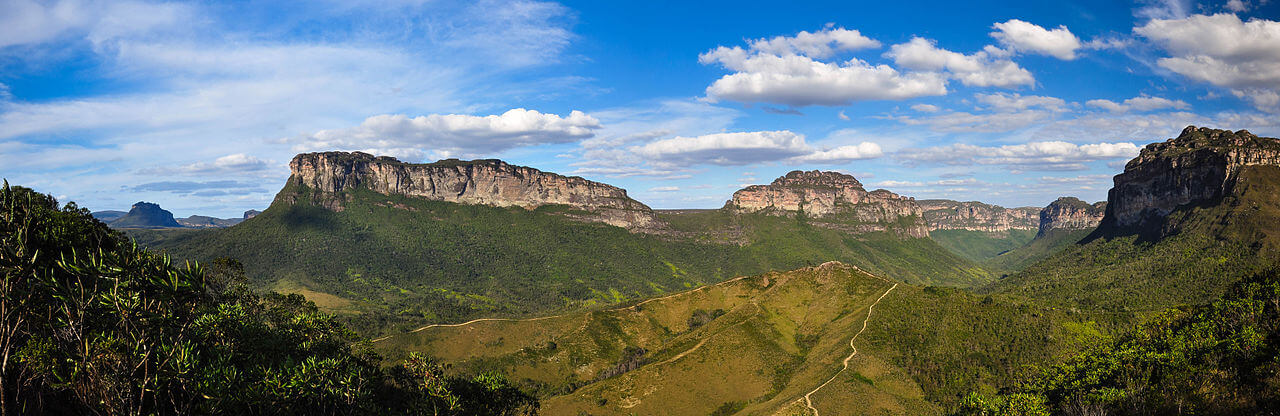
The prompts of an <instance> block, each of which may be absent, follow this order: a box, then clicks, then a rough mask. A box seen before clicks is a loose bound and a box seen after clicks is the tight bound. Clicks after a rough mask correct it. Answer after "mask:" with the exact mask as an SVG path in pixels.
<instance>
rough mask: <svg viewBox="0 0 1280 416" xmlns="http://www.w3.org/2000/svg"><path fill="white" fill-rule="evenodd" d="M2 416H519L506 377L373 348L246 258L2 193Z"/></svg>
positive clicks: (529, 402)
mask: <svg viewBox="0 0 1280 416" xmlns="http://www.w3.org/2000/svg"><path fill="white" fill-rule="evenodd" d="M0 272H2V273H3V274H4V279H3V280H2V281H0V414H103V415H126V414H127V415H136V414H422V413H432V414H456V415H494V414H508V415H514V414H521V413H527V412H531V411H534V410H536V408H537V406H538V404H537V401H536V400H534V399H533V398H532V397H530V396H528V395H526V394H524V393H522V392H520V391H519V390H518V389H516V388H514V387H513V386H512V385H511V384H510V383H508V382H506V380H505V379H504V378H502V377H501V376H498V375H494V374H482V375H480V376H476V377H465V376H456V375H455V376H448V375H446V374H445V372H444V369H443V368H442V367H441V366H440V365H438V364H435V363H434V362H432V361H431V360H428V359H425V358H423V357H421V356H419V355H412V356H409V357H408V359H407V360H406V361H405V362H403V363H400V364H398V365H396V366H393V367H391V368H390V369H386V370H384V369H383V367H382V363H381V360H380V358H379V356H378V355H377V354H375V353H373V352H372V351H371V350H370V348H369V344H368V341H367V340H364V339H363V338H361V337H360V336H358V335H356V334H355V333H354V332H353V331H351V330H349V329H347V328H346V327H344V326H343V325H342V324H341V323H339V322H338V321H336V320H335V319H334V318H333V317H331V316H329V315H326V314H323V313H320V312H319V311H318V310H317V309H316V307H315V306H314V305H313V304H311V303H310V302H307V301H306V300H305V299H303V298H302V297H301V296H298V295H280V294H275V293H268V294H265V295H257V294H254V293H252V292H251V291H249V290H248V287H247V286H246V284H245V280H246V279H245V276H244V273H243V271H242V269H241V266H240V264H239V263H238V262H236V261H234V260H225V259H224V260H219V261H215V262H213V263H212V264H211V265H210V266H208V267H203V266H200V265H196V264H191V263H189V264H186V265H183V266H175V265H173V264H171V263H170V260H169V259H168V258H167V257H165V256H162V255H159V254H155V253H152V252H149V251H147V250H144V249H140V248H138V247H137V246H136V245H134V244H133V243H131V242H130V241H128V240H127V239H126V238H124V237H123V235H121V234H119V233H117V232H115V231H112V230H111V229H109V228H107V227H106V226H105V225H104V224H102V223H101V222H99V221H97V220H94V219H93V218H92V216H91V215H90V214H89V212H88V211H87V210H84V209H80V208H78V207H76V205H75V204H74V203H69V204H67V205H66V206H63V207H59V206H58V204H57V201H56V200H55V199H54V198H53V197H50V196H48V195H42V194H39V193H36V192H34V191H32V190H30V189H27V188H22V187H10V186H9V185H8V183H5V185H4V188H3V189H2V190H0Z"/></svg>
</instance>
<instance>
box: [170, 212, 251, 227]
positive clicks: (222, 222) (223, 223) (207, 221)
mask: <svg viewBox="0 0 1280 416" xmlns="http://www.w3.org/2000/svg"><path fill="white" fill-rule="evenodd" d="M241 221H244V219H243V218H214V217H206V216H204V215H192V216H190V217H187V218H178V223H179V224H182V226H184V227H193V228H221V227H230V226H233V225H236V224H239V223H240V222H241Z"/></svg>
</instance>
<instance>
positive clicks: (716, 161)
mask: <svg viewBox="0 0 1280 416" xmlns="http://www.w3.org/2000/svg"><path fill="white" fill-rule="evenodd" d="M630 150H631V151H632V152H634V153H636V154H638V155H640V156H642V157H644V158H646V159H647V160H648V161H650V162H652V163H655V164H658V165H661V166H692V165H698V164H713V165H747V164H754V163H763V162H774V161H781V160H791V161H794V162H800V163H819V164H837V163H845V162H849V161H852V160H859V159H870V158H876V157H880V156H881V155H882V154H883V152H882V151H881V150H880V146H879V145H877V144H875V143H869V142H863V143H860V144H857V145H848V146H839V147H835V148H830V149H819V148H814V147H813V146H810V145H809V144H808V143H806V142H805V138H804V135H802V134H797V133H794V132H791V131H787V130H778V131H752V132H733V133H713V134H706V135H702V136H696V137H683V136H677V137H674V138H670V139H663V140H657V141H653V142H650V143H647V144H644V145H640V146H635V147H632V148H631V149H630Z"/></svg>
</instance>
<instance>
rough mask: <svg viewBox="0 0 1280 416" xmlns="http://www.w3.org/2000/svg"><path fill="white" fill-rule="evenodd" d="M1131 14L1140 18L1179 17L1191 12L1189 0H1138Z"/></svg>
mask: <svg viewBox="0 0 1280 416" xmlns="http://www.w3.org/2000/svg"><path fill="white" fill-rule="evenodd" d="M1138 3H1139V4H1142V5H1143V6H1142V7H1139V8H1137V9H1134V11H1133V15H1134V16H1136V17H1139V18H1142V19H1181V18H1184V17H1187V15H1188V14H1191V0H1138Z"/></svg>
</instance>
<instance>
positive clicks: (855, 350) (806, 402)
mask: <svg viewBox="0 0 1280 416" xmlns="http://www.w3.org/2000/svg"><path fill="white" fill-rule="evenodd" d="M877 277H878V276H877ZM897 287H898V284H897V283H894V284H893V286H892V287H890V288H889V290H886V291H884V294H882V295H880V297H879V298H877V299H876V301H875V302H873V303H871V306H868V307H867V318H866V319H863V320H862V329H859V330H858V333H856V334H853V338H849V348H852V349H853V352H851V353H849V356H848V357H844V363H843V365H844V366H843V367H841V368H840V371H837V372H836V373H835V374H832V375H831V378H829V379H827V381H826V382H824V383H822V385H819V386H818V387H817V388H815V389H813V391H810V392H809V393H806V394H805V395H804V405H805V407H808V408H809V410H812V411H813V416H819V414H818V409H817V408H815V407H813V401H812V400H810V399H809V396H812V395H813V394H814V393H817V392H818V390H822V388H823V387H826V386H827V384H828V383H831V381H832V380H835V379H836V377H837V376H839V375H840V373H843V372H844V370H848V369H849V360H851V359H853V356H855V355H858V347H855V346H853V341H854V340H856V339H858V335H862V331H866V330H867V322H869V321H871V309H872V308H875V307H876V305H877V304H879V303H880V300H881V299H884V297H885V296H889V292H892V291H893V289H896V288H897Z"/></svg>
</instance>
